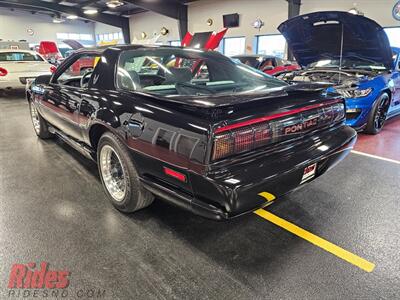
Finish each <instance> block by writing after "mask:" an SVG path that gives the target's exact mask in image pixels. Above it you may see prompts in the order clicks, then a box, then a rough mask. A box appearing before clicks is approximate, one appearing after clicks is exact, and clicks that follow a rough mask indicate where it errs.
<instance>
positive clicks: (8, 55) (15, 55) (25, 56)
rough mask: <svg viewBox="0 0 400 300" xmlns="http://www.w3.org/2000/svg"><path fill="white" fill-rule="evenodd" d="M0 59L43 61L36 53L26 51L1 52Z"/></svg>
mask: <svg viewBox="0 0 400 300" xmlns="http://www.w3.org/2000/svg"><path fill="white" fill-rule="evenodd" d="M0 61H43V59H42V58H41V57H40V56H39V55H37V54H32V53H26V52H2V53H0Z"/></svg>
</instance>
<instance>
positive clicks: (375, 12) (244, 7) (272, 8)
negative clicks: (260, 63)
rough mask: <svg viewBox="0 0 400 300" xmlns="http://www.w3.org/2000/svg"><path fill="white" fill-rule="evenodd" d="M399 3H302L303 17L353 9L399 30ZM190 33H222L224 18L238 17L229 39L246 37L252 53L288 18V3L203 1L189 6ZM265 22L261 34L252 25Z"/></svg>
mask: <svg viewBox="0 0 400 300" xmlns="http://www.w3.org/2000/svg"><path fill="white" fill-rule="evenodd" d="M396 2H397V1H396V0H358V1H350V0H335V1H328V0H302V5H301V13H302V14H304V13H309V12H314V11H321V10H341V11H348V10H350V9H351V8H352V7H354V6H355V7H356V8H357V9H359V10H361V11H362V12H364V14H365V16H367V17H369V18H371V19H374V20H376V21H377V22H378V23H379V24H381V25H382V26H384V27H388V26H400V22H399V21H396V20H395V19H394V18H393V17H392V8H393V6H394V4H395V3H396ZM188 13H189V31H191V32H196V31H209V30H214V31H217V30H220V29H221V28H222V24H223V23H222V15H224V14H230V13H238V14H239V15H240V26H239V27H238V28H230V29H229V30H228V33H227V35H226V36H227V37H237V36H244V37H246V51H247V52H252V51H253V50H255V49H253V45H254V36H256V35H260V34H276V33H278V30H277V29H276V28H277V27H278V26H279V24H280V23H281V22H283V21H285V20H286V19H287V17H288V3H287V1H284V0H246V1H243V0H218V1H215V0H201V1H196V2H193V3H190V4H189V12H188ZM258 17H259V18H261V19H262V20H263V21H264V22H265V26H264V27H262V28H261V30H260V31H258V30H257V29H254V28H253V27H252V26H251V24H252V23H253V22H254V20H256V19H257V18H258ZM209 18H211V19H213V21H214V23H213V25H212V26H208V25H207V24H206V21H207V19H209Z"/></svg>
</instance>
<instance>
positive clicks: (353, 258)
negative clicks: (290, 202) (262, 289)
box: [254, 209, 375, 272]
mask: <svg viewBox="0 0 400 300" xmlns="http://www.w3.org/2000/svg"><path fill="white" fill-rule="evenodd" d="M254 213H255V214H257V215H258V216H260V217H261V218H264V219H266V220H267V221H270V222H271V223H273V224H275V225H277V226H279V227H282V228H283V229H286V230H287V231H289V232H291V233H293V234H295V235H297V236H299V237H301V238H303V239H305V240H306V241H308V242H310V243H312V244H314V245H315V246H317V247H320V248H322V249H324V250H326V251H328V252H330V253H332V254H333V255H336V256H337V257H339V258H341V259H343V260H345V261H347V262H349V263H351V264H353V265H355V266H357V267H359V268H360V269H362V270H364V271H367V272H372V271H373V270H374V268H375V264H373V263H371V262H369V261H367V260H365V259H363V258H361V257H359V256H357V255H355V254H353V253H351V252H349V251H347V250H345V249H343V248H340V247H339V246H336V245H335V244H332V243H331V242H328V241H327V240H324V239H323V238H320V237H318V236H316V235H315V234H312V233H311V232H308V231H307V230H304V229H302V228H300V227H299V226H297V225H294V224H292V223H290V222H288V221H286V220H284V219H282V218H280V217H278V216H276V215H274V214H272V213H270V212H268V211H266V210H265V209H258V210H256V211H255V212H254Z"/></svg>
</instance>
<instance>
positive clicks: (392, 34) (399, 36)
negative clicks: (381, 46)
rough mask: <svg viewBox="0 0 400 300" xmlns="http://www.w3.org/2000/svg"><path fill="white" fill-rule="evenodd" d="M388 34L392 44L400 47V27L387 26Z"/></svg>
mask: <svg viewBox="0 0 400 300" xmlns="http://www.w3.org/2000/svg"><path fill="white" fill-rule="evenodd" d="M385 32H386V35H387V36H388V38H389V42H390V46H392V47H400V27H388V28H385Z"/></svg>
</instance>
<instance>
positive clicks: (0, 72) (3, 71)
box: [0, 67, 8, 76]
mask: <svg viewBox="0 0 400 300" xmlns="http://www.w3.org/2000/svg"><path fill="white" fill-rule="evenodd" d="M7 74H8V71H7V70H6V69H4V68H2V67H0V76H6V75H7Z"/></svg>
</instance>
